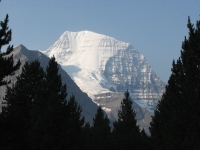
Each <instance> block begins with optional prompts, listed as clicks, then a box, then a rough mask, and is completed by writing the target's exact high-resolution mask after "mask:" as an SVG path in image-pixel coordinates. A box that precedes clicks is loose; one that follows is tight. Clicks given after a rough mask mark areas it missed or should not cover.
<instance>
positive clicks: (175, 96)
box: [0, 16, 200, 150]
mask: <svg viewBox="0 0 200 150" xmlns="http://www.w3.org/2000/svg"><path fill="white" fill-rule="evenodd" d="M7 23H8V16H6V18H5V20H4V21H3V22H1V23H0V26H1V29H0V49H1V47H2V46H4V45H6V44H9V42H10V40H11V30H9V29H8V26H7ZM187 27H188V29H189V36H188V38H186V37H185V40H184V42H183V43H182V50H181V56H180V58H179V59H178V60H177V61H176V62H175V61H173V64H172V74H171V76H170V78H169V81H168V85H167V86H166V91H165V93H164V94H163V96H162V99H161V101H159V103H158V105H157V109H156V110H155V114H154V116H153V117H152V122H151V124H150V133H151V136H149V137H148V136H147V135H146V133H145V132H144V130H140V129H139V127H138V126H137V124H136V119H135V116H136V113H135V111H134V110H133V108H132V101H131V100H130V96H129V92H128V91H126V92H125V97H124V99H123V100H122V102H121V106H120V109H119V111H118V119H117V121H115V122H114V123H113V129H111V127H110V126H109V124H110V122H109V119H108V117H107V116H106V115H105V114H104V112H103V110H102V109H101V107H98V109H97V112H96V115H95V116H94V118H93V123H92V124H90V123H88V122H85V119H84V116H82V114H81V112H82V109H81V107H80V106H79V104H77V102H76V99H75V96H74V95H71V96H70V98H69V99H67V89H66V85H63V84H62V79H61V76H60V75H59V74H58V69H59V68H58V64H57V62H56V61H55V58H54V57H52V58H51V59H50V61H49V64H48V66H47V67H46V70H45V71H44V70H43V68H42V67H41V66H40V63H39V62H38V61H37V60H35V61H33V62H26V63H25V65H24V66H23V68H22V73H21V74H20V75H19V76H18V77H17V81H16V83H15V84H13V85H12V86H11V87H9V86H7V90H6V95H5V97H4V100H3V107H2V112H1V114H0V149H3V150H4V149H5V150H13V149H14V150H21V149H23V150H24V149H26V150H29V149H30V150H31V149H34V150H35V149H39V150H46V149H48V150H51V149H52V150H55V149H59V150H62V149H75V150H76V149H77V150H79V149H84V150H85V149H92V150H93V149H95V150H96V149H100V150H105V149H117V150H118V149H119V150H121V149H127V150H129V149H136V150H148V149H156V150H175V149H181V150H182V149H194V150H197V149H200V143H199V139H200V126H199V124H200V95H199V93H200V21H197V23H196V28H195V27H194V25H193V24H191V22H190V19H188V24H187ZM12 50H13V47H12V46H8V49H7V51H6V52H5V53H0V67H1V68H0V85H6V84H8V83H9V81H5V80H4V77H5V76H7V75H11V74H13V73H14V71H16V70H17V69H19V67H20V64H21V63H20V61H18V62H17V64H14V61H13V58H12V55H11V56H9V57H8V54H10V53H11V52H12Z"/></svg>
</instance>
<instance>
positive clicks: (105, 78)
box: [43, 31, 165, 112]
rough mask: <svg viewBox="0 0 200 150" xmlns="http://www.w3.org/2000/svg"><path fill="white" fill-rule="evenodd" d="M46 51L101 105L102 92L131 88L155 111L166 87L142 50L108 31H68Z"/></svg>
mask: <svg viewBox="0 0 200 150" xmlns="http://www.w3.org/2000/svg"><path fill="white" fill-rule="evenodd" d="M43 53H45V54H46V55H47V56H49V57H51V56H53V55H54V56H55V58H56V60H57V62H58V63H60V64H61V66H62V68H63V69H64V70H65V71H66V72H67V73H68V74H69V75H70V77H71V78H72V79H73V80H74V81H75V82H76V84H77V85H78V86H79V87H80V88H81V90H82V91H84V92H86V93H87V94H88V95H89V96H90V97H91V98H92V99H93V100H94V102H96V103H98V104H101V105H102V103H101V102H100V101H99V94H102V93H109V92H125V91H126V90H127V89H128V90H129V92H130V95H131V97H132V99H133V100H134V101H135V102H136V103H137V104H138V105H140V106H141V107H143V108H147V109H148V110H149V111H151V112H152V111H153V109H155V106H156V104H157V101H158V100H160V98H161V95H162V93H163V91H164V87H165V83H163V82H162V81H161V80H160V79H159V77H158V76H157V75H156V74H155V73H154V71H153V69H152V68H151V67H150V66H149V65H148V63H147V61H146V60H145V57H144V56H143V55H142V54H140V53H139V52H138V51H137V50H136V49H134V47H133V46H131V45H130V44H129V43H126V42H123V41H119V40H116V39H115V38H112V37H109V36H106V35H102V34H98V33H95V32H92V31H80V32H70V31H66V32H64V33H63V34H62V35H61V37H60V38H59V39H58V40H57V41H56V42H55V43H54V44H53V45H52V46H51V47H50V48H49V49H47V50H46V51H44V52H43ZM105 95H106V94H105ZM107 98H108V97H107ZM100 99H102V98H100ZM102 106H104V105H102Z"/></svg>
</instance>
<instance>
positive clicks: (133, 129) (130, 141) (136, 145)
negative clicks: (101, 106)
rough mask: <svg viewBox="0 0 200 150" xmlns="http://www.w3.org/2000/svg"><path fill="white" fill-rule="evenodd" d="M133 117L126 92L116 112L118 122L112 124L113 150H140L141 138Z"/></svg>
mask: <svg viewBox="0 0 200 150" xmlns="http://www.w3.org/2000/svg"><path fill="white" fill-rule="evenodd" d="M135 117H136V113H135V111H134V110H133V108H132V101H131V99H130V95H129V92H128V90H127V92H125V98H124V99H123V100H122V102H121V106H120V110H119V111H118V120H117V121H116V122H114V123H113V126H114V128H113V133H112V135H113V137H112V138H113V140H114V141H113V145H114V144H115V146H116V147H115V149H127V150H129V149H141V147H142V146H141V139H142V136H141V133H140V129H139V126H138V125H137V121H136V118H135ZM143 144H144V143H143Z"/></svg>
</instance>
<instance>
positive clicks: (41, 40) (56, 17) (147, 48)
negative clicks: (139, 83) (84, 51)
mask: <svg viewBox="0 0 200 150" xmlns="http://www.w3.org/2000/svg"><path fill="white" fill-rule="evenodd" d="M6 14H9V19H10V22H9V27H10V28H11V29H12V33H13V36H12V42H11V44H13V45H14V46H17V45H19V44H23V45H24V46H26V47H27V48H28V49H31V50H46V49H47V48H49V47H50V46H51V45H52V44H53V43H54V42H55V41H56V40H57V39H58V38H59V37H60V36H61V34H62V33H63V32H65V31H74V32H76V31H81V30H90V31H93V32H97V33H101V34H105V35H108V36H111V37H114V38H116V39H117V40H121V41H124V42H128V43H131V45H133V46H134V47H135V48H136V49H137V50H138V51H139V52H140V53H141V54H143V55H144V56H145V58H146V60H147V62H148V63H149V64H150V66H151V67H152V68H153V70H154V71H155V73H156V74H157V75H158V76H159V77H160V79H161V80H163V81H164V82H165V83H167V81H168V79H169V76H170V74H171V66H172V61H173V59H177V58H178V57H179V56H180V50H181V44H182V41H183V40H184V36H187V35H188V29H187V20H188V16H190V18H191V22H193V23H196V20H199V19H200V16H199V15H200V0H1V2H0V20H4V18H5V15H6Z"/></svg>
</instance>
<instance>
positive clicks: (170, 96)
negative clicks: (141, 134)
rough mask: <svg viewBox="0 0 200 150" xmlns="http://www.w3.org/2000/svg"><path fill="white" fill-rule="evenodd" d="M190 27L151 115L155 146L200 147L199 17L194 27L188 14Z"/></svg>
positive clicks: (171, 147) (151, 130)
mask: <svg viewBox="0 0 200 150" xmlns="http://www.w3.org/2000/svg"><path fill="white" fill-rule="evenodd" d="M187 27H188V29H189V36H188V38H186V37H185V40H184V42H183V43H182V50H181V56H180V57H179V59H178V60H177V61H176V62H175V61H173V64H172V74H171V76H170V78H169V81H168V85H167V86H166V91H165V93H164V94H163V96H162V99H161V101H160V102H159V103H158V105H157V109H156V111H155V115H154V116H153V117H152V122H151V126H150V132H151V135H152V139H153V143H155V149H163V150H165V149H200V144H199V139H200V128H199V126H198V125H199V124H200V117H199V116H200V109H199V108H200V107H199V106H200V97H199V93H200V21H197V23H196V28H195V27H194V25H193V24H191V22H190V18H188V24H187Z"/></svg>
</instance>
